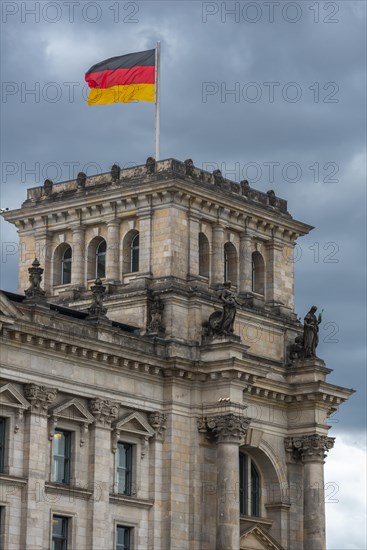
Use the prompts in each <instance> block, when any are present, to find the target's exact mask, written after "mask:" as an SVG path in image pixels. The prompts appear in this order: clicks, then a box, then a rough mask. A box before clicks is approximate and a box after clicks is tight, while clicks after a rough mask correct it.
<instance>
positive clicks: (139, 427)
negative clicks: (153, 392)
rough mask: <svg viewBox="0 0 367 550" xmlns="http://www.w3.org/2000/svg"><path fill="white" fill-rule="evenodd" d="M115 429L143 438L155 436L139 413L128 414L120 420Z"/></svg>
mask: <svg viewBox="0 0 367 550" xmlns="http://www.w3.org/2000/svg"><path fill="white" fill-rule="evenodd" d="M114 429H115V430H117V431H121V432H129V433H131V434H135V435H139V436H143V437H152V436H153V435H154V434H155V431H154V430H153V428H152V427H151V426H150V424H149V423H148V422H147V420H145V418H144V417H143V415H141V414H140V413H138V412H132V413H128V414H126V415H125V416H123V417H122V418H120V420H119V421H118V422H116V424H115V425H114Z"/></svg>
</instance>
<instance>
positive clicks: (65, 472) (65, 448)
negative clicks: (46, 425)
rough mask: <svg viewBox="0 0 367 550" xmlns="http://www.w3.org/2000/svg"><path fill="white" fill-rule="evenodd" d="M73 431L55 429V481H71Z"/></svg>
mask: <svg viewBox="0 0 367 550" xmlns="http://www.w3.org/2000/svg"><path fill="white" fill-rule="evenodd" d="M70 461H71V432H65V431H63V430H55V435H54V481H56V483H66V484H67V483H70Z"/></svg>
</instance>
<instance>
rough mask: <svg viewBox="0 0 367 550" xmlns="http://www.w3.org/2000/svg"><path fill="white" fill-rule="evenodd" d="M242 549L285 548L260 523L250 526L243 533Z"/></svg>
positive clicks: (270, 549)
mask: <svg viewBox="0 0 367 550" xmlns="http://www.w3.org/2000/svg"><path fill="white" fill-rule="evenodd" d="M240 550H284V549H283V547H282V546H281V545H280V544H279V543H278V542H277V541H276V540H275V539H274V538H273V537H272V536H271V535H269V533H267V532H266V531H264V530H263V529H262V528H261V527H260V526H259V525H254V526H253V527H249V528H248V529H246V531H244V532H243V533H242V534H241V538H240Z"/></svg>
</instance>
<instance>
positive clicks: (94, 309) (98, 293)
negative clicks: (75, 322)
mask: <svg viewBox="0 0 367 550" xmlns="http://www.w3.org/2000/svg"><path fill="white" fill-rule="evenodd" d="M91 291H92V296H93V302H92V305H91V306H90V307H89V308H88V313H89V318H90V319H107V317H106V313H107V309H106V308H105V307H104V305H103V300H104V297H105V294H106V287H105V286H103V284H102V281H101V279H99V278H98V279H96V280H95V283H94V285H93V286H92V287H91Z"/></svg>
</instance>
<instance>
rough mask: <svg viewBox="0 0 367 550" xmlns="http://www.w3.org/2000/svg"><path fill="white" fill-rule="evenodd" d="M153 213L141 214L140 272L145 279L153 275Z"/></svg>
mask: <svg viewBox="0 0 367 550" xmlns="http://www.w3.org/2000/svg"><path fill="white" fill-rule="evenodd" d="M151 240H152V213H151V211H150V210H149V211H148V212H144V214H140V213H139V272H140V273H141V274H142V275H144V276H145V277H147V276H150V275H151V274H152V273H151V271H152V266H151V263H152V261H151V249H152V243H151Z"/></svg>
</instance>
